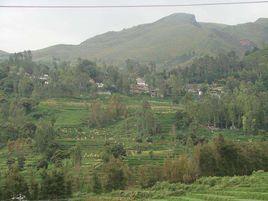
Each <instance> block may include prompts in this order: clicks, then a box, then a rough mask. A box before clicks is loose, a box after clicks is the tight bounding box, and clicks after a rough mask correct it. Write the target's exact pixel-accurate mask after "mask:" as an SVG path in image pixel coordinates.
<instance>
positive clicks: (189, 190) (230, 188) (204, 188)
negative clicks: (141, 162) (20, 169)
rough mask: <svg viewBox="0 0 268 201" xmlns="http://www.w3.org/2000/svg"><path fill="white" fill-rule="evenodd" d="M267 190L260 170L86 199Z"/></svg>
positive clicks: (246, 199)
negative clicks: (246, 173)
mask: <svg viewBox="0 0 268 201" xmlns="http://www.w3.org/2000/svg"><path fill="white" fill-rule="evenodd" d="M267 192H268V174H267V173H266V172H261V171H260V172H255V173H253V174H252V175H251V176H235V177H203V178H200V179H199V180H197V181H196V182H195V183H193V184H190V185H187V184H181V183H177V184H170V183H167V182H162V183H158V184H156V185H155V186H154V187H152V188H150V189H146V190H143V191H142V190H136V191H125V192H123V191H118V192H114V193H112V195H111V194H109V195H104V196H103V197H96V196H92V197H89V198H88V199H86V198H85V200H95V201H99V200H106V199H105V198H106V197H107V200H114V201H119V200H146V201H205V200H206V201H261V200H268V193H267ZM112 197H113V198H112Z"/></svg>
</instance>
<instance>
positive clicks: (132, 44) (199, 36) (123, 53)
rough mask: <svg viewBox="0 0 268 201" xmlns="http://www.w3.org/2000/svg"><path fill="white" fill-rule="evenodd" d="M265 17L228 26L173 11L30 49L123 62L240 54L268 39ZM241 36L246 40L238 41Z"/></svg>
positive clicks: (39, 56) (41, 55)
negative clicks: (67, 42)
mask: <svg viewBox="0 0 268 201" xmlns="http://www.w3.org/2000/svg"><path fill="white" fill-rule="evenodd" d="M267 36H268V20H267V19H259V20H257V21H256V22H254V23H246V24H240V25H236V26H229V25H223V24H214V23H202V22H197V21H196V19H195V16H194V15H191V14H184V13H178V14H172V15H170V16H167V17H164V18H162V19H160V20H158V21H156V22H154V23H150V24H144V25H139V26H135V27H133V28H129V29H124V30H122V31H119V32H107V33H105V34H102V35H98V36H95V37H93V38H90V39H88V40H86V41H84V42H82V43H81V44H79V45H56V46H52V47H48V48H45V49H41V50H37V51H34V52H33V56H34V59H36V60H48V59H51V58H52V57H54V58H60V59H62V60H71V59H74V58H77V57H81V58H86V59H91V60H92V59H93V60H95V59H101V60H104V61H106V62H111V63H122V62H124V61H125V60H126V59H134V60H139V61H143V62H148V61H155V62H157V63H161V64H164V63H169V64H177V63H182V62H185V61H187V60H189V59H191V58H192V57H197V56H201V55H205V54H214V55H215V54H218V53H221V52H227V51H230V50H234V51H236V52H238V53H239V54H242V53H243V52H245V51H246V50H247V49H248V48H252V47H253V46H255V45H256V46H260V47H261V46H262V45H263V44H265V43H267V42H268V37H267ZM241 40H244V42H245V44H243V43H241Z"/></svg>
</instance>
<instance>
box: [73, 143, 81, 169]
mask: <svg viewBox="0 0 268 201" xmlns="http://www.w3.org/2000/svg"><path fill="white" fill-rule="evenodd" d="M72 160H73V165H74V166H76V167H80V166H81V163H82V150H81V146H80V145H76V146H75V147H74V148H73V150H72Z"/></svg>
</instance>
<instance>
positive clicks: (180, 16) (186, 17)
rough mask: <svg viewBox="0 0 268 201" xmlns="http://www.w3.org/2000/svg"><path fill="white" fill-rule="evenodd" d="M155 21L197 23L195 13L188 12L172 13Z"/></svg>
mask: <svg viewBox="0 0 268 201" xmlns="http://www.w3.org/2000/svg"><path fill="white" fill-rule="evenodd" d="M157 22H162V23H176V24H177V23H190V24H193V25H198V22H197V21H196V18H195V15H193V14H188V13H174V14H171V15H169V16H167V17H164V18H162V19H160V20H158V21H157Z"/></svg>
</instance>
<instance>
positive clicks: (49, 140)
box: [35, 121, 56, 153]
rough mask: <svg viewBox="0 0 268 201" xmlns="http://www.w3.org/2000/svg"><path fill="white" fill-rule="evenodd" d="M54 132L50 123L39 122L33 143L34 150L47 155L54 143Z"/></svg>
mask: <svg viewBox="0 0 268 201" xmlns="http://www.w3.org/2000/svg"><path fill="white" fill-rule="evenodd" d="M55 135H56V132H55V130H54V126H53V124H52V123H51V122H45V121H43V122H41V123H40V124H39V125H38V126H37V130H36V136H35V142H36V149H37V150H38V151H39V152H40V153H48V152H49V149H50V148H51V145H52V144H53V143H54V138H55Z"/></svg>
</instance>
